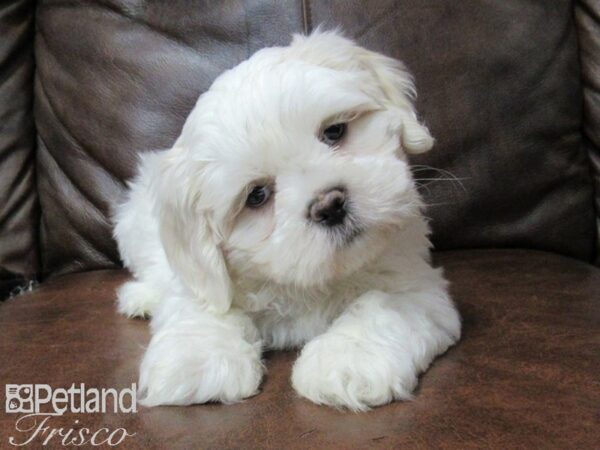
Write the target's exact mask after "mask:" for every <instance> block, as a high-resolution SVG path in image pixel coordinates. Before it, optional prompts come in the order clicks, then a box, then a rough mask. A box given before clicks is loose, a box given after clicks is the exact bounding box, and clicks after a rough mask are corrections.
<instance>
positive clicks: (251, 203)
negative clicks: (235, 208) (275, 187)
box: [246, 186, 271, 208]
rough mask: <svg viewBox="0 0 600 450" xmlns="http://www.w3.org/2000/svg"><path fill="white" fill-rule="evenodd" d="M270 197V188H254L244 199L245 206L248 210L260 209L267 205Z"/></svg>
mask: <svg viewBox="0 0 600 450" xmlns="http://www.w3.org/2000/svg"><path fill="white" fill-rule="evenodd" d="M270 197H271V188H270V187H269V186H256V187H254V189H252V191H250V193H249V194H248V197H247V198H246V206H247V207H248V208H260V207H261V206H262V205H264V204H265V203H267V201H268V200H269V198H270Z"/></svg>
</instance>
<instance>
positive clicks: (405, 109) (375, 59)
mask: <svg viewBox="0 0 600 450" xmlns="http://www.w3.org/2000/svg"><path fill="white" fill-rule="evenodd" d="M356 48H357V49H358V50H357V57H358V59H359V61H360V62H361V64H362V65H363V67H364V68H365V69H367V70H368V71H369V72H370V73H371V74H372V76H373V77H374V78H375V80H376V82H377V84H378V86H379V88H380V90H381V93H382V95H383V96H384V99H383V100H384V101H385V102H386V103H388V104H389V105H390V106H391V107H392V108H394V109H395V110H396V112H397V113H398V115H399V117H400V119H401V122H402V129H401V133H400V136H401V142H402V147H403V148H404V150H405V151H406V152H407V153H412V154H418V153H424V152H426V151H428V150H431V148H432V147H433V144H434V142H435V140H434V139H433V137H432V136H431V134H430V133H429V129H427V127H426V126H425V125H424V124H422V123H420V122H419V120H418V118H417V113H416V111H415V108H414V101H415V98H416V96H417V92H416V89H415V85H414V82H413V79H412V76H411V75H410V74H409V73H408V71H407V70H406V68H405V67H404V65H403V64H402V63H401V62H400V61H397V60H395V59H393V58H390V57H387V56H384V55H382V54H379V53H375V52H372V51H369V50H366V49H364V48H362V47H356Z"/></svg>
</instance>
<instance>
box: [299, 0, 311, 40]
mask: <svg viewBox="0 0 600 450" xmlns="http://www.w3.org/2000/svg"><path fill="white" fill-rule="evenodd" d="M301 4H302V28H303V30H304V34H309V33H310V32H311V31H312V17H311V10H310V0H301Z"/></svg>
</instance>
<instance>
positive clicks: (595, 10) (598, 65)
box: [575, 0, 600, 264]
mask: <svg viewBox="0 0 600 450" xmlns="http://www.w3.org/2000/svg"><path fill="white" fill-rule="evenodd" d="M575 12H576V14H575V17H576V20H577V30H578V35H579V49H580V62H581V81H582V85H583V107H584V109H583V116H584V117H583V119H584V121H583V130H584V145H585V146H586V148H587V149H588V151H589V156H590V163H591V171H592V176H593V178H594V186H595V192H596V194H595V197H596V218H597V220H598V229H599V230H600V2H598V1H597V0H580V1H578V2H577V4H576V9H575ZM598 244H599V247H598V248H600V240H599V241H598ZM596 256H597V260H596V262H597V263H598V264H600V251H598V252H597V253H596Z"/></svg>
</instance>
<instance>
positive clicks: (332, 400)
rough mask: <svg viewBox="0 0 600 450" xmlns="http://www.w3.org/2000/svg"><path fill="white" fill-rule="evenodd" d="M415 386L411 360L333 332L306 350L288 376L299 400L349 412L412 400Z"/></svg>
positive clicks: (383, 347) (414, 372)
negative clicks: (301, 397)
mask: <svg viewBox="0 0 600 450" xmlns="http://www.w3.org/2000/svg"><path fill="white" fill-rule="evenodd" d="M416 384H417V371H416V369H415V367H414V364H413V363H412V362H411V360H410V355H408V354H401V353H399V352H398V351H397V350H396V351H394V349H392V348H389V347H386V346H385V345H384V344H383V345H382V343H375V342H372V341H361V340H360V339H356V338H353V337H350V336H347V335H342V334H335V333H331V332H329V333H326V334H324V335H322V336H320V337H318V338H316V339H314V340H313V341H311V342H309V343H308V344H307V345H306V346H305V347H304V349H303V350H302V353H301V354H300V357H299V358H298V360H297V361H296V364H295V365H294V370H293V373H292V385H293V386H294V389H295V390H296V392H298V393H299V394H300V395H302V396H304V397H306V398H308V399H309V400H312V401H313V402H315V403H318V404H325V405H330V406H334V407H344V408H349V409H351V410H353V411H364V410H367V409H369V407H371V406H378V405H383V404H386V403H389V402H391V401H392V400H394V399H404V400H407V399H410V398H411V392H412V390H413V389H414V387H415V385H416Z"/></svg>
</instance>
